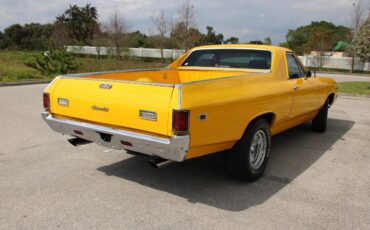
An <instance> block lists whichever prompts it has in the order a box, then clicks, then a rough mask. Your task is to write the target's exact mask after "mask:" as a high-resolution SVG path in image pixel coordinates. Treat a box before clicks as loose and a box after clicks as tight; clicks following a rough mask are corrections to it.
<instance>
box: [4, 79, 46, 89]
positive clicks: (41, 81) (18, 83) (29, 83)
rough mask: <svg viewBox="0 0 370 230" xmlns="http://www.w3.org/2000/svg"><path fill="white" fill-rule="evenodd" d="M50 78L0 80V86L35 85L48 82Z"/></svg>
mask: <svg viewBox="0 0 370 230" xmlns="http://www.w3.org/2000/svg"><path fill="white" fill-rule="evenodd" d="M51 81H52V80H38V81H20V82H0V87H4V86H20V85H37V84H46V83H50V82H51Z"/></svg>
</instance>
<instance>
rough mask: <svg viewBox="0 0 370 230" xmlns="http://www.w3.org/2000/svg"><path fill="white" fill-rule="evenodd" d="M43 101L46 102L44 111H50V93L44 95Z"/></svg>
mask: <svg viewBox="0 0 370 230" xmlns="http://www.w3.org/2000/svg"><path fill="white" fill-rule="evenodd" d="M43 99H44V100H43V101H44V109H45V110H49V109H50V97H49V94H48V93H44V95H43Z"/></svg>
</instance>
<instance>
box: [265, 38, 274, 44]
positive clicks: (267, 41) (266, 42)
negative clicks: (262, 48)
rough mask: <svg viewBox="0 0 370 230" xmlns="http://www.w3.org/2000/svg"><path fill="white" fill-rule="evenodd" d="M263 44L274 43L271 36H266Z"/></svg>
mask: <svg viewBox="0 0 370 230" xmlns="http://www.w3.org/2000/svg"><path fill="white" fill-rule="evenodd" d="M263 44H266V45H271V44H272V41H271V38H270V37H265V39H263Z"/></svg>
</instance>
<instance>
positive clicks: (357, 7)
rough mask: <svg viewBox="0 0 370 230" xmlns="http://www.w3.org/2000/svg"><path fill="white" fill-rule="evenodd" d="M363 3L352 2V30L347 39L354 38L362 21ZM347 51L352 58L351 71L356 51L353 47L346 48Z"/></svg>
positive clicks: (353, 66) (361, 0) (361, 1)
mask: <svg viewBox="0 0 370 230" xmlns="http://www.w3.org/2000/svg"><path fill="white" fill-rule="evenodd" d="M363 4H364V1H363V0H360V1H359V2H358V4H356V3H353V11H352V15H351V16H352V26H353V30H352V32H351V33H350V36H349V37H350V38H349V41H353V40H354V38H355V36H356V34H357V32H358V30H359V28H360V26H361V25H362V23H363V22H364V7H363ZM347 51H348V52H349V54H350V56H351V57H352V59H351V73H352V72H353V70H354V68H355V64H356V63H355V62H356V52H355V50H354V49H353V48H352V49H347Z"/></svg>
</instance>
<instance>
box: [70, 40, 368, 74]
mask: <svg viewBox="0 0 370 230" xmlns="http://www.w3.org/2000/svg"><path fill="white" fill-rule="evenodd" d="M67 51H68V52H71V53H76V54H87V55H98V51H99V53H100V55H103V56H104V55H114V54H115V49H114V48H111V47H100V49H99V48H97V47H94V46H67ZM184 52H185V50H177V49H164V50H163V57H164V58H172V59H176V58H178V57H180V56H181V55H182V54H183V53H184ZM123 55H127V56H131V57H148V58H161V50H160V49H149V48H129V49H128V50H126V51H125V52H124V53H123ZM299 59H301V61H302V63H303V64H304V65H305V66H307V67H318V66H320V65H319V63H320V60H319V58H318V57H315V56H311V55H310V56H299ZM322 63H323V64H324V65H323V67H324V68H330V69H347V70H350V69H351V65H352V58H350V57H325V58H324V60H323V61H322ZM355 70H362V71H370V63H369V62H366V63H364V62H362V61H360V60H357V59H356V61H355Z"/></svg>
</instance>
